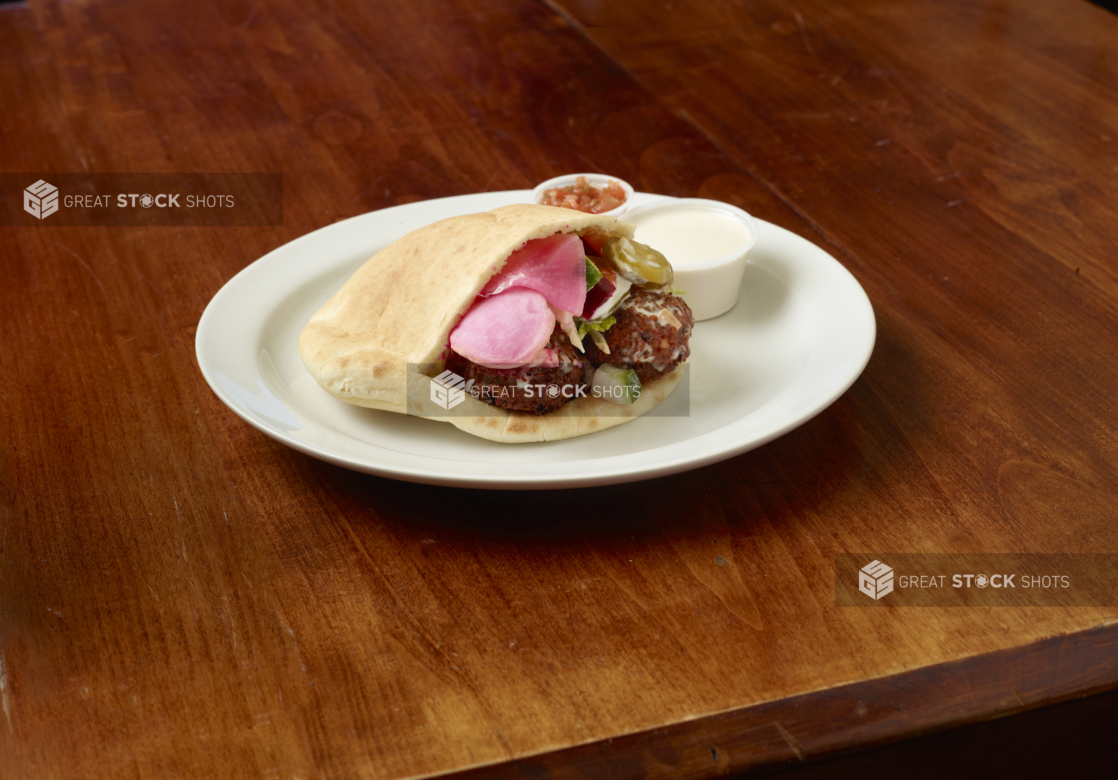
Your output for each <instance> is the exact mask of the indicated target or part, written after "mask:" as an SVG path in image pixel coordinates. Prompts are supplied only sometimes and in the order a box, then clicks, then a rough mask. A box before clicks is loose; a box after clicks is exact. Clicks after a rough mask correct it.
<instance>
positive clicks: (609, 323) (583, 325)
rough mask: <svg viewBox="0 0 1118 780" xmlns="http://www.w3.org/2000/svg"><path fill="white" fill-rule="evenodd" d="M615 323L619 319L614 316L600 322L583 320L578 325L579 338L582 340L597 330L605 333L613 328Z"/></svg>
mask: <svg viewBox="0 0 1118 780" xmlns="http://www.w3.org/2000/svg"><path fill="white" fill-rule="evenodd" d="M615 322H617V317H612V316H611V317H605V318H603V319H600V320H583V321H582V322H580V323H579V324H578V337H579V338H582V337H583V336H585V335H586V334H587V333H589V332H590V331H592V330H596V331H598V332H599V333H604V332H606V331H607V330H609V329H610V328H611V327H613V324H614V323H615Z"/></svg>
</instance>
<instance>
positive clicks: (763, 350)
mask: <svg viewBox="0 0 1118 780" xmlns="http://www.w3.org/2000/svg"><path fill="white" fill-rule="evenodd" d="M531 194H532V193H531V191H530V190H515V191H510V192H493V193H482V194H477V195H462V196H459V197H454V198H442V199H439V200H429V201H422V202H419V203H410V204H407V205H404V206H396V207H393V208H388V209H384V210H382V211H374V212H372V213H370V214H363V215H361V216H359V217H353V218H352V219H347V220H345V221H343V222H337V223H335V224H333V225H329V226H327V227H324V228H321V229H320V230H316V231H315V232H313V233H309V234H307V235H305V236H303V237H302V238H298V239H296V240H295V241H292V242H291V243H289V244H285V245H284V246H281V247H280V248H278V249H276V250H275V251H272V252H269V253H268V254H267V255H265V256H264V257H262V258H260V259H259V260H257V261H256V262H255V263H253V264H252V265H250V266H248V267H247V268H245V269H244V270H243V271H241V272H240V273H239V274H237V275H236V276H235V277H233V278H232V279H230V280H229V282H228V283H227V284H226V285H225V286H224V287H222V288H221V290H220V291H219V292H218V293H217V295H215V296H214V298H213V300H212V301H210V304H209V306H207V307H206V311H205V313H203V315H202V319H201V321H200V322H199V323H198V333H197V338H196V339H195V349H196V351H197V355H198V365H199V366H200V367H201V369H202V373H203V374H204V375H205V377H206V381H207V382H209V384H210V387H212V388H213V390H214V392H215V393H217V395H218V397H219V398H220V399H221V400H222V401H223V402H225V404H226V405H228V406H229V408H230V409H232V410H233V411H234V412H236V413H237V414H238V415H239V416H240V417H241V418H242V419H244V420H245V421H246V422H247V423H249V424H250V425H252V426H253V427H255V428H257V429H258V430H260V431H262V432H263V433H265V434H267V435H268V436H271V437H272V438H274V439H276V440H278V441H281V442H283V443H284V444H286V445H288V446H289V447H293V448H294V449H296V450H299V451H300V452H305V453H306V454H308V455H313V456H314V457H316V458H321V459H322V460H325V461H328V462H330V463H335V464H337V465H339V466H345V467H346V468H351V469H356V470H357V471H363V472H367V473H369V474H377V475H379V476H383V477H390V478H392V479H402V480H407V481H410V482H425V483H430V484H435V485H453V486H459V487H471V488H502V489H520V490H523V489H544V488H571V487H586V486H590V485H607V484H614V483H619V482H632V481H636V480H641V479H651V478H653V477H659V476H663V475H665V474H674V473H676V472H680V471H686V470H688V469H693V468H698V467H699V466H704V465H706V464H708V463H714V462H717V461H720V460H724V459H726V458H730V457H732V456H734V455H738V454H740V453H742V452H745V451H747V450H750V449H753V448H754V447H759V446H760V445H762V444H765V443H766V442H769V441H771V440H772V439H775V438H776V437H778V436H781V435H782V434H784V433H787V432H788V431H790V430H792V429H793V428H795V427H796V426H798V425H801V424H803V423H804V422H806V421H807V420H810V419H811V418H812V417H814V416H815V415H816V414H818V413H819V412H821V411H822V410H823V409H825V408H826V407H827V406H829V405H830V404H831V403H832V402H833V401H834V400H835V399H837V398H838V397H839V396H840V395H842V393H843V392H844V391H845V390H846V389H847V388H848V387H850V385H851V384H852V383H853V382H854V380H855V379H857V377H858V375H859V374H860V373H861V372H862V369H863V368H865V365H866V362H867V361H868V360H869V357H870V353H871V352H872V351H873V343H874V337H875V333H876V327H875V322H874V316H873V309H872V307H871V306H870V302H869V299H868V298H867V297H866V294H865V292H864V291H863V290H862V288H861V286H860V285H859V284H858V282H857V281H855V279H854V277H853V276H851V275H850V273H849V272H848V271H847V270H846V269H845V268H843V266H842V265H841V264H840V263H839V262H838V261H837V260H835V259H834V258H833V257H831V256H830V255H829V254H827V253H826V252H824V251H823V250H822V249H820V248H819V247H817V246H815V245H814V244H812V243H810V242H809V241H806V240H804V239H802V238H800V237H799V236H797V235H795V234H793V233H790V232H788V231H787V230H784V229H782V228H779V227H777V226H776V225H772V224H770V223H767V222H764V221H762V220H757V221H758V223H759V224H760V228H761V232H760V236H759V240H758V242H757V245H756V247H754V249H753V251H752V253H751V254H750V256H749V264H748V266H747V267H746V271H745V278H744V279H743V280H742V292H741V299H740V300H739V301H738V304H737V306H736V307H735V308H734V309H732V310H731V311H730V312H728V313H727V314H724V315H722V316H721V317H717V318H716V319H713V320H707V321H705V322H700V323H697V324H696V325H695V330H694V333H693V335H692V337H691V359H690V365H691V368H690V372H691V376H690V394H689V395H690V399H689V401H690V409H689V410H688V407H687V402H688V398H686V397H685V396H686V394H682V393H680V392H676V393H675V394H673V395H672V396H670V397H669V398H668V399H667V400H666V401H665V402H664V403H663V404H661V406H660V407H658V411H662V412H666V413H672V412H674V413H677V414H680V415H685V416H656V417H648V416H646V417H642V418H639V419H637V420H635V421H633V422H630V423H626V424H625V425H621V426H618V427H616V428H611V429H609V430H606V431H601V432H599V433H595V434H592V435H589V436H581V437H578V438H575V439H566V440H564V441H557V442H541V443H538V444H497V443H496V442H491V441H487V440H485V439H479V438H477V437H474V436H470V435H469V434H467V433H464V432H462V431H460V430H458V429H457V428H455V427H454V426H452V425H449V424H447V423H440V422H436V421H433V420H424V419H420V418H417V417H408V416H405V415H402V414H395V413H392V412H383V411H378V410H374V409H364V408H361V407H357V406H352V405H350V404H347V403H345V402H344V401H340V400H338V399H336V398H334V397H332V396H330V395H329V394H327V393H326V391H324V390H322V389H321V388H320V387H319V386H318V385H317V384H316V383H315V381H314V379H312V378H311V376H310V374H308V373H307V371H306V369H305V368H304V367H303V363H302V361H301V360H300V358H299V353H298V351H297V350H296V342H297V340H298V338H299V334H300V332H301V331H302V329H303V326H304V325H306V323H307V322H308V321H309V320H310V318H311V315H313V314H314V313H315V312H316V311H318V309H319V308H320V307H321V306H322V305H323V304H324V303H325V302H326V301H327V299H329V298H330V296H331V295H333V294H334V292H335V291H336V290H337V289H338V288H339V287H341V285H342V283H343V282H345V280H346V279H348V278H349V276H350V275H351V274H352V273H353V272H354V271H356V270H357V268H358V267H359V266H360V265H361V264H362V263H364V262H365V260H367V259H368V258H369V257H371V256H372V255H373V254H374V253H376V252H377V251H378V250H380V249H382V248H383V247H385V246H387V245H388V244H390V243H391V242H392V241H394V240H396V239H397V238H399V237H401V236H403V235H404V234H405V233H408V232H410V231H412V230H415V229H416V228H420V227H423V226H424V225H427V224H429V223H431V222H435V221H436V220H440V219H445V218H446V217H452V216H456V215H459V214H470V213H473V212H478V211H487V210H489V209H493V208H497V207H498V206H504V205H507V204H510V203H526V202H528V201H529V200H530V198H531ZM662 197H663V196H659V195H649V194H647V193H637V194H636V195H635V196H634V197H633V205H634V206H637V205H641V204H643V203H649V202H652V201H654V200H658V199H660V198H662ZM680 389H682V385H681V388H680ZM670 404H675V405H676V406H669V405H670Z"/></svg>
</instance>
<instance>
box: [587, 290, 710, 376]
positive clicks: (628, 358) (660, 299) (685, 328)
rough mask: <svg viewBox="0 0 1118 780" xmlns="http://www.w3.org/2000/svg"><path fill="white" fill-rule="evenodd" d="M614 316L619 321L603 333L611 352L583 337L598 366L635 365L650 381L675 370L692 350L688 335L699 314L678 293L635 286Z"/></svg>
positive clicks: (592, 359)
mask: <svg viewBox="0 0 1118 780" xmlns="http://www.w3.org/2000/svg"><path fill="white" fill-rule="evenodd" d="M613 316H614V317H615V318H616V319H617V322H615V323H614V324H613V325H612V326H611V327H610V329H609V330H607V331H605V332H604V333H602V336H603V337H604V338H605V340H606V344H607V345H609V354H608V355H607V354H605V353H604V352H602V350H600V349H599V348H598V346H597V345H596V344H595V343H594V342H593V340H592V339H590V338H587V339H585V340H584V341H583V346H585V347H586V357H587V358H588V359H589V360H590V362H591V363H593V364H594V365H595V366H600V365H602V364H603V363H609V364H610V365H612V366H622V367H625V368H631V369H633V370H634V371H636V372H637V376H638V377H639V378H640V380H641V384H647V383H648V382H651V381H653V380H655V379H659V378H660V377H662V376H664V375H665V374H668V373H670V372H671V371H673V370H675V367H676V366H678V365H679V364H680V363H682V362H683V361H685V360H687V358H688V356H689V355H690V354H691V347H690V345H689V344H688V339H689V338H690V336H691V329H692V328H693V327H694V326H695V316H694V315H693V314H692V313H691V307H690V306H688V305H687V303H686V302H685V301H684V300H683V299H682V298H680V297H679V296H677V295H669V294H667V293H653V292H645V291H644V290H638V289H636V288H633V291H632V292H631V293H629V297H628V298H626V299H625V300H624V301H623V302H622V304H621V306H620V307H619V308H618V309H617V310H616V311H615V312H614V313H613Z"/></svg>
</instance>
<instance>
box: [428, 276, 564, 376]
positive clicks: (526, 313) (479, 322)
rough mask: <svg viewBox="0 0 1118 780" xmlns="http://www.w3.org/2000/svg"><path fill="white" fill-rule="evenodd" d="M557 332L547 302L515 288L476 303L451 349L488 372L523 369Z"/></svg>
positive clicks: (454, 336) (452, 338) (455, 332)
mask: <svg viewBox="0 0 1118 780" xmlns="http://www.w3.org/2000/svg"><path fill="white" fill-rule="evenodd" d="M584 286H585V285H584ZM554 328H555V315H554V314H552V313H551V307H550V306H548V305H547V299H546V298H544V297H543V296H542V295H540V294H539V293H538V292H536V291H534V290H529V289H527V288H525V287H513V288H512V289H509V290H505V291H504V292H501V293H497V294H496V295H492V296H490V297H488V298H479V299H478V300H477V301H475V303H474V305H473V306H471V307H470V309H469V311H467V312H466V316H464V317H463V318H462V321H461V322H459V323H458V326H457V327H456V328H455V329H454V330H453V331H451V333H450V348H451V349H453V350H454V351H455V352H457V353H458V354H459V355H461V356H462V357H464V358H466V359H467V360H472V361H473V362H475V363H477V364H478V365H481V366H488V367H489V368H512V367H514V366H523V365H525V364H526V363H528V362H530V361H531V360H532V359H533V358H534V357H535V356H536V355H537V354H538V353H539V352H540V351H541V350H542V349H543V348H544V346H545V345H546V344H547V340H548V339H549V338H550V337H551V331H552V330H553V329H554Z"/></svg>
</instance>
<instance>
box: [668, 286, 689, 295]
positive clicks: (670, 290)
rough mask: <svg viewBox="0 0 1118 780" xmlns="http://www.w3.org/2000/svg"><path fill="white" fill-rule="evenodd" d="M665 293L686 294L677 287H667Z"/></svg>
mask: <svg viewBox="0 0 1118 780" xmlns="http://www.w3.org/2000/svg"><path fill="white" fill-rule="evenodd" d="M667 292H668V293H670V294H671V295H686V294H687V291H686V290H681V289H679V288H678V287H669V288H668V289H667Z"/></svg>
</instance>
